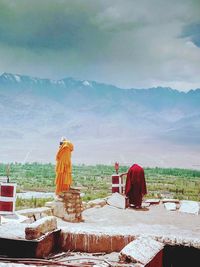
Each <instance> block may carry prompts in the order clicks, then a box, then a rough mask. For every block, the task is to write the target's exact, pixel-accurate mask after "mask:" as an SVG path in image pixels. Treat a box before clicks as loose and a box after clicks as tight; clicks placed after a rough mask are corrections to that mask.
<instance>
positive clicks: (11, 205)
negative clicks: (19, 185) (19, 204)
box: [0, 183, 16, 214]
mask: <svg viewBox="0 0 200 267" xmlns="http://www.w3.org/2000/svg"><path fill="white" fill-rule="evenodd" d="M15 202H16V184H13V183H1V184H0V214H11V213H13V212H14V211H15Z"/></svg>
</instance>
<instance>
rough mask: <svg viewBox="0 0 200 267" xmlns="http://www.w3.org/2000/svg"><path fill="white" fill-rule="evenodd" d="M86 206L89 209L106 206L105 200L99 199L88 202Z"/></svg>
mask: <svg viewBox="0 0 200 267" xmlns="http://www.w3.org/2000/svg"><path fill="white" fill-rule="evenodd" d="M88 205H89V206H90V207H95V206H101V207H103V206H104V205H106V200H105V199H101V198H98V199H94V200H90V201H88Z"/></svg>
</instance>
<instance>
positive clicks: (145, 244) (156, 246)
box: [119, 237, 164, 266]
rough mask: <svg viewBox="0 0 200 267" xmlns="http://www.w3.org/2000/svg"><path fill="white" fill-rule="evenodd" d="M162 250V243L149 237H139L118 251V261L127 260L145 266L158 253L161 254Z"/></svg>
mask: <svg viewBox="0 0 200 267" xmlns="http://www.w3.org/2000/svg"><path fill="white" fill-rule="evenodd" d="M163 248H164V244H163V243H161V242H158V241H156V240H154V239H153V238H151V237H140V238H138V239H135V240H134V241H132V242H130V243H129V244H128V245H127V246H125V247H124V248H123V249H122V250H121V251H120V253H119V259H120V260H121V261H127V260H128V261H131V262H134V263H139V264H143V265H144V266H146V264H148V263H149V262H151V261H152V260H153V259H154V258H155V257H156V255H158V253H162V250H163ZM161 266H162V265H161Z"/></svg>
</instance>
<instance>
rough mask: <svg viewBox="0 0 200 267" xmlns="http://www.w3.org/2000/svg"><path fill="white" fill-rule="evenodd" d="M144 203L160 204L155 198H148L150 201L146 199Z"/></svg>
mask: <svg viewBox="0 0 200 267" xmlns="http://www.w3.org/2000/svg"><path fill="white" fill-rule="evenodd" d="M144 203H150V204H159V203H160V199H157V198H150V199H146V200H145V201H144Z"/></svg>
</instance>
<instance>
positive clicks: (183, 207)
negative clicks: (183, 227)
mask: <svg viewBox="0 0 200 267" xmlns="http://www.w3.org/2000/svg"><path fill="white" fill-rule="evenodd" d="M179 211H180V212H186V213H190V214H195V215H198V214H199V203H198V202H197V201H192V200H182V201H181V203H180V208H179Z"/></svg>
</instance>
